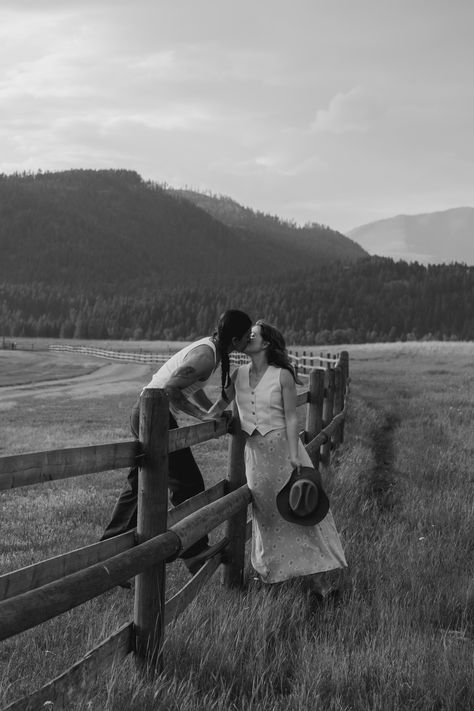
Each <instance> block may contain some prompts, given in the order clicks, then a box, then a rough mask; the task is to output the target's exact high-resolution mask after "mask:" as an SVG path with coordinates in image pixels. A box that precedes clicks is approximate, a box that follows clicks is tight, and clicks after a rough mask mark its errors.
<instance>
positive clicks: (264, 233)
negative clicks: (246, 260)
mask: <svg viewBox="0 0 474 711" xmlns="http://www.w3.org/2000/svg"><path fill="white" fill-rule="evenodd" d="M168 192H169V193H170V194H171V195H175V196H176V197H181V198H185V199H186V200H190V201H191V202H192V203H194V204H195V205H197V206H198V207H200V208H202V209H203V210H205V211H206V212H208V213H209V214H210V215H212V216H213V217H215V218H216V219H217V220H219V221H220V222H222V223H224V224H225V225H228V226H229V227H232V228H234V229H236V230H240V231H241V232H243V233H250V234H255V235H257V236H258V240H259V242H260V243H262V244H266V245H268V246H269V250H271V249H272V246H273V245H278V247H280V248H283V249H284V250H285V251H286V253H287V254H290V253H291V252H292V251H295V250H298V251H299V252H301V253H302V255H304V257H305V258H307V257H308V255H314V256H315V257H316V258H317V259H318V260H319V261H320V262H321V261H323V262H328V261H333V260H334V259H341V260H342V261H352V260H356V259H360V257H363V256H367V253H366V252H365V251H364V250H363V249H362V248H361V246H360V245H359V244H357V242H354V241H353V240H351V239H349V238H348V237H346V236H345V235H342V234H341V233H335V232H334V230H331V229H330V228H329V227H325V226H323V225H319V224H316V223H313V224H311V225H306V226H304V227H297V226H296V225H293V224H290V223H289V222H287V221H286V220H282V219H280V218H279V217H275V216H274V215H267V214H265V213H263V212H259V211H255V210H252V209H250V208H248V207H243V206H242V205H239V203H237V202H235V200H232V198H230V197H227V196H225V195H212V194H209V193H199V192H195V191H193V190H175V189H169V190H168ZM335 235H337V238H336V239H335Z"/></svg>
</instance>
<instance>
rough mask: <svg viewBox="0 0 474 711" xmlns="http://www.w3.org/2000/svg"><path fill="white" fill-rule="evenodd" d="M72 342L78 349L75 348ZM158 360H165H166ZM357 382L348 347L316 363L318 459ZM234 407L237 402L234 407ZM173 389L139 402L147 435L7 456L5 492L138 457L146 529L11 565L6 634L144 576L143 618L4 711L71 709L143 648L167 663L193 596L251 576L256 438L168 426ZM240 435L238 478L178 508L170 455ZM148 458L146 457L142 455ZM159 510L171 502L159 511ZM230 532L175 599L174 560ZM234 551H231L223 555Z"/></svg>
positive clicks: (139, 609) (4, 578) (139, 592)
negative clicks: (170, 590)
mask: <svg viewBox="0 0 474 711" xmlns="http://www.w3.org/2000/svg"><path fill="white" fill-rule="evenodd" d="M65 348H67V347H65ZM155 362H156V361H155ZM348 384H349V355H348V353H347V352H346V351H343V352H342V353H341V355H340V357H339V358H337V359H336V358H335V357H332V356H331V357H328V359H327V367H326V368H325V369H321V368H313V369H312V370H311V371H310V372H309V381H308V389H307V390H304V391H303V392H300V393H299V394H298V395H297V406H301V405H304V404H306V406H307V408H306V421H305V429H304V430H303V431H302V432H301V433H300V437H301V439H302V440H303V442H304V444H305V448H306V451H307V452H308V454H309V456H310V457H311V460H312V462H313V464H314V466H318V465H319V463H320V462H321V463H323V464H325V465H327V464H329V462H330V457H331V451H332V449H334V448H335V447H336V446H337V445H338V444H339V443H340V442H342V441H343V437H344V420H345V416H346V411H347V396H348ZM233 407H234V412H235V403H234V405H233ZM167 415H168V398H167V396H166V393H165V392H164V391H163V390H160V389H150V390H145V391H144V394H143V395H142V398H141V408H140V441H139V442H138V443H137V442H136V441H134V440H133V441H121V442H114V443H110V444H99V445H91V446H88V447H76V448H69V449H58V450H50V451H42V452H32V453H27V454H17V455H11V456H4V457H0V490H7V489H12V488H16V487H19V486H26V485H32V484H38V483H45V482H48V481H53V480H58V479H64V478H68V477H74V476H79V475H82V474H90V473H96V472H101V471H109V470H113V469H120V468H125V467H130V466H133V465H134V464H136V463H137V461H138V463H139V466H140V469H139V486H138V489H139V491H140V496H139V498H138V521H137V529H136V531H128V532H126V533H123V534H121V535H119V536H116V537H115V538H109V539H108V540H105V541H99V542H97V543H93V544H92V545H88V546H85V547H83V548H80V549H77V550H75V551H72V552H69V553H64V554H61V555H58V556H55V557H54V558H50V559H48V560H45V561H41V562H39V563H36V564H33V565H30V566H27V567H25V568H21V569H19V570H16V571H13V572H10V573H5V574H3V575H0V641H1V640H5V639H8V638H10V637H13V636H15V635H16V634H19V633H20V632H23V631H25V630H28V629H31V628H33V627H36V626H37V625H39V624H41V623H42V622H45V621H46V620H49V619H52V618H53V617H56V616H58V615H60V614H62V613H63V612H66V611H68V610H71V609H73V608H74V607H76V606H78V605H80V604H82V603H83V602H86V601H87V600H91V599H93V598H95V597H97V596H98V595H100V594H102V593H104V592H106V591H107V590H110V589H112V588H114V587H116V586H117V585H119V584H120V583H123V582H125V581H127V580H128V579H129V578H131V577H133V576H136V582H135V601H134V619H133V621H130V622H128V623H126V624H125V625H123V626H122V627H121V628H120V629H119V630H118V631H116V632H115V633H113V634H112V635H111V636H110V637H108V638H107V639H106V640H105V641H103V642H102V643H100V644H99V645H98V646H96V647H95V648H94V649H92V650H91V651H90V652H89V653H88V654H87V655H86V656H85V657H84V658H83V659H81V660H80V661H79V662H77V663H76V664H74V665H73V666H72V667H70V668H69V669H67V670H66V671H65V672H64V673H62V674H61V675H60V676H58V677H56V678H55V679H53V680H52V681H51V682H49V683H47V684H46V685H44V686H43V687H42V688H41V689H39V690H38V691H35V692H33V693H31V694H29V695H28V696H24V697H22V698H21V699H17V700H16V701H13V702H10V703H9V704H8V705H7V706H5V707H4V711H33V709H35V710H36V709H38V708H39V707H40V706H42V705H44V704H45V702H46V701H52V702H53V703H54V704H56V703H58V704H59V705H60V706H58V708H59V707H60V708H67V704H68V701H70V700H71V699H72V698H74V697H75V694H76V693H77V692H76V690H75V688H76V687H77V686H79V685H80V684H81V683H82V682H83V681H84V680H87V681H89V682H92V681H93V679H95V678H97V677H99V676H100V675H101V673H103V672H104V671H105V670H106V669H108V668H110V667H111V665H112V664H115V663H118V662H119V661H121V660H122V659H124V658H125V657H126V656H127V655H128V654H129V653H130V652H133V653H134V655H135V658H136V661H137V663H138V666H139V668H143V669H150V665H152V666H155V667H157V668H158V669H161V668H162V667H163V664H164V660H163V651H162V650H163V642H164V630H165V627H166V625H168V624H169V623H170V622H171V621H174V620H176V619H177V617H179V615H180V614H181V613H182V612H184V610H185V609H186V608H187V606H188V605H189V604H190V602H192V600H194V598H195V597H196V595H197V594H198V592H199V591H200V589H201V588H202V587H203V585H204V584H205V583H206V582H207V581H208V580H209V579H210V578H211V576H212V575H213V574H214V572H215V571H216V570H217V569H218V568H219V567H220V566H222V569H223V573H222V581H223V583H224V584H225V585H226V586H228V587H234V586H241V585H242V584H243V576H244V567H245V543H246V541H247V540H248V539H249V538H250V536H251V532H252V523H251V520H249V521H247V508H248V505H249V503H250V502H251V494H250V491H249V489H248V486H247V484H246V483H245V482H246V479H245V465H244V446H245V439H244V435H243V433H242V431H241V430H239V427H238V425H237V426H236V425H235V424H234V426H233V428H232V432H231V433H229V431H228V428H229V425H228V422H227V420H226V418H224V417H223V418H221V419H220V420H219V421H217V422H203V423H199V424H196V425H190V426H187V427H180V428H178V429H174V430H169V429H168V416H167ZM227 433H229V434H231V437H230V441H229V452H228V463H227V479H223V480H221V481H220V482H218V483H217V484H215V485H214V486H212V487H210V488H209V489H206V490H205V491H203V492H202V493H200V494H198V495H197V496H194V497H193V498H192V499H188V500H187V501H185V502H184V503H182V504H181V505H180V506H177V507H176V508H173V509H170V510H167V509H168V453H169V452H173V451H176V450H179V449H182V448H184V447H189V446H192V445H194V444H198V443H200V442H206V441H208V440H210V439H214V438H217V437H221V436H222V435H224V434H227ZM137 458H138V459H137ZM157 511H161V512H163V513H162V514H161V515H160V516H157V515H156V512H157ZM223 523H225V524H226V530H225V535H224V537H223V538H222V539H221V540H220V541H219V542H218V543H217V544H216V545H215V547H214V555H213V557H211V558H210V559H209V560H208V561H207V562H206V563H205V564H204V565H203V567H202V568H201V569H200V570H199V571H198V572H197V573H196V574H195V575H194V576H193V577H192V579H191V580H190V581H189V582H188V583H187V584H186V585H185V586H184V587H183V588H182V589H181V590H179V591H178V592H177V593H176V594H175V595H174V596H173V597H172V598H171V599H169V600H168V601H166V603H165V593H166V562H171V561H173V560H175V558H176V557H177V556H179V555H180V554H181V553H182V552H183V551H185V550H186V549H188V548H189V547H190V546H191V545H192V544H193V543H195V542H196V541H197V540H199V539H200V538H202V537H203V536H204V535H205V534H207V533H209V532H210V531H212V530H213V529H215V528H216V527H217V526H219V525H221V524H223ZM224 551H225V555H224Z"/></svg>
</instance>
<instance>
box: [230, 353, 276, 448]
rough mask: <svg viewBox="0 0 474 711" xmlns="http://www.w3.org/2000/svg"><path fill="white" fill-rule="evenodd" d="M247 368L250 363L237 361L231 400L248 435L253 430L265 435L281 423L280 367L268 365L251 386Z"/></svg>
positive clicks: (248, 368)
mask: <svg viewBox="0 0 474 711" xmlns="http://www.w3.org/2000/svg"><path fill="white" fill-rule="evenodd" d="M249 371H250V363H249V364H247V365H241V366H240V368H239V369H238V371H237V376H236V379H235V401H236V403H237V408H238V410H239V416H240V424H241V426H242V429H243V431H244V432H246V433H247V434H249V435H251V434H252V433H253V432H255V430H257V432H259V433H260V434H261V435H266V434H268V433H269V432H271V431H272V430H279V429H281V428H282V427H285V411H284V409H283V396H282V393H281V383H280V373H281V368H276V367H275V366H274V365H269V366H268V368H267V369H266V371H265V373H264V374H263V377H262V379H261V380H260V382H259V383H258V385H257V386H256V387H255V388H251V387H250V382H249Z"/></svg>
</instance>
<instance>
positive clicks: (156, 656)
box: [134, 388, 169, 669]
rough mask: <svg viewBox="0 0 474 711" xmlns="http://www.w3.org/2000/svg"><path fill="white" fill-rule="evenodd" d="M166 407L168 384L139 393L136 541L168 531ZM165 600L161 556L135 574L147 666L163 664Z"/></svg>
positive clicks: (142, 658) (137, 626)
mask: <svg viewBox="0 0 474 711" xmlns="http://www.w3.org/2000/svg"><path fill="white" fill-rule="evenodd" d="M168 413H169V410H168V397H167V395H166V393H165V392H164V390H160V389H156V388H152V389H147V390H144V392H143V394H142V396H141V398H140V432H139V438H140V442H141V443H142V447H143V451H144V453H145V457H144V458H143V463H142V466H141V467H140V469H139V472H138V511H137V542H138V543H142V542H143V541H146V540H148V539H150V538H153V537H154V536H157V535H158V534H159V533H163V532H164V531H166V526H167V511H168V428H169V414H168ZM164 606H165V563H164V561H160V562H159V563H157V564H156V565H154V566H153V567H151V568H147V569H146V570H144V571H143V572H142V573H140V575H138V576H137V577H136V579H135V609H134V633H135V654H136V659H137V662H138V665H139V667H141V668H143V669H147V668H148V669H149V668H161V667H162V657H161V648H162V646H163V633H164V624H163V623H164Z"/></svg>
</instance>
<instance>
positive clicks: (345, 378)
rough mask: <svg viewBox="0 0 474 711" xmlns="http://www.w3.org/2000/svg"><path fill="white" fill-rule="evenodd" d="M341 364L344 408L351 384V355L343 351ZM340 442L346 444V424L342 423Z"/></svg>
mask: <svg viewBox="0 0 474 711" xmlns="http://www.w3.org/2000/svg"><path fill="white" fill-rule="evenodd" d="M339 363H340V365H341V375H342V386H341V387H342V395H341V399H342V407H344V404H345V400H346V388H347V384H348V382H349V353H348V351H341V357H340V360H339ZM340 441H341V442H344V422H341V430H340Z"/></svg>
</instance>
